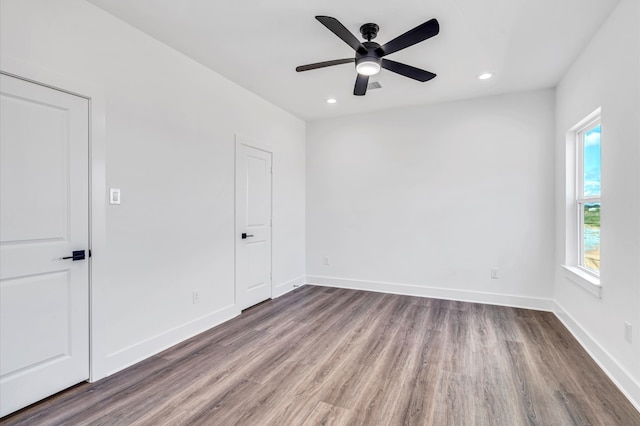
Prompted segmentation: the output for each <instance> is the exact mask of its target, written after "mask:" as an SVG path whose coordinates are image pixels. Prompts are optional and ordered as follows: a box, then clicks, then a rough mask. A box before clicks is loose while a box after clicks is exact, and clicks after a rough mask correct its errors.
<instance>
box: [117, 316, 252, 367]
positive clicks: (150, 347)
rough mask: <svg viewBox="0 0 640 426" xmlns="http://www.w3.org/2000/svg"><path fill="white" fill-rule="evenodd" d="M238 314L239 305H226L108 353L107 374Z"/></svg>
mask: <svg viewBox="0 0 640 426" xmlns="http://www.w3.org/2000/svg"><path fill="white" fill-rule="evenodd" d="M238 315H240V309H238V307H237V305H235V304H234V305H229V306H225V307H223V308H221V309H218V310H217V311H214V312H211V313H209V314H207V315H205V316H202V317H200V318H197V319H195V320H193V321H189V322H187V323H185V324H182V325H180V326H178V327H175V328H172V329H170V330H167V331H165V332H163V333H160V334H158V335H156V336H153V337H150V338H148V339H145V340H143V341H141V342H139V343H136V344H135V345H131V346H129V347H127V348H124V349H121V350H119V351H116V352H113V353H111V354H108V355H107V356H106V359H105V362H106V368H105V370H106V371H107V374H106V376H110V375H112V374H114V373H117V372H118V371H121V370H124V369H125V368H127V367H130V366H132V365H133V364H136V363H138V362H140V361H142V360H144V359H146V358H149V357H151V356H153V355H155V354H157V353H159V352H162V351H163V350H165V349H168V348H170V347H171V346H173V345H176V344H178V343H180V342H182V341H184V340H187V339H190V338H192V337H193V336H195V335H198V334H200V333H202V332H203V331H206V330H208V329H210V328H212V327H215V326H216V325H219V324H222V323H223V322H225V321H228V320H230V319H231V318H234V317H236V316H238Z"/></svg>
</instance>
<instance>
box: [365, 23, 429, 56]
mask: <svg viewBox="0 0 640 426" xmlns="http://www.w3.org/2000/svg"><path fill="white" fill-rule="evenodd" d="M439 32H440V24H438V21H437V20H435V19H431V20H430V21H427V22H425V23H424V24H421V25H418V26H417V27H415V28H414V29H412V30H409V31H407V32H406V33H404V34H402V35H399V36H398V37H396V38H394V39H393V40H391V41H390V42H389V43H387V44H385V45H383V46H380V47H378V48H377V49H376V53H377V54H378V55H380V56H385V55H389V54H391V53H393V52H397V51H398V50H402V49H405V48H407V47H409V46H413V45H414V44H417V43H420V42H421V41H424V40H426V39H428V38H430V37H433V36H434V35H437V34H438V33H439Z"/></svg>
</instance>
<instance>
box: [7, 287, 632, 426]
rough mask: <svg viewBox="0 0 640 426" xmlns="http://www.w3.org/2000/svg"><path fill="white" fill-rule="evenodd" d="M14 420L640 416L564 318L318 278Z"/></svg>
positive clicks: (553, 420)
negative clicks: (320, 282)
mask: <svg viewBox="0 0 640 426" xmlns="http://www.w3.org/2000/svg"><path fill="white" fill-rule="evenodd" d="M0 423H1V424H2V425H61V424H64V425H234V424H241V425H303V424H304V425H316V424H328V425H360V424H362V425H400V424H424V425H509V426H513V425H625V426H627V425H640V413H639V412H638V411H636V410H635V408H634V407H633V406H632V405H631V403H629V401H627V400H626V399H625V398H624V396H623V395H622V394H621V393H620V391H618V389H617V388H616V387H615V386H614V385H613V383H612V382H611V381H610V380H609V379H608V378H607V377H606V376H605V374H604V373H603V372H602V371H601V370H600V369H599V368H598V367H597V365H596V364H595V363H594V362H593V361H592V360H591V358H590V357H589V356H588V355H587V354H586V352H585V351H584V350H583V349H582V348H581V347H580V345H579V344H578V343H577V342H576V340H575V339H574V338H573V337H572V336H571V335H570V334H569V332H568V331H567V330H566V329H565V328H564V327H563V326H562V324H561V323H560V322H559V321H558V319H557V318H556V317H555V316H554V315H553V314H551V313H547V312H537V311H531V310H525V309H515V308H507V307H500V306H491V305H481V304H473V303H463V302H453V301H446V300H437V299H425V298H418V297H410V296H398V295H390V294H381V293H371V292H364V291H355V290H344V289H333V288H324V287H314V286H305V287H302V288H300V289H297V290H296V291H294V292H292V293H289V294H288V295H285V296H283V297H281V298H279V299H276V300H272V301H269V302H266V303H263V304H261V305H258V306H256V307H254V308H251V309H249V310H247V311H245V312H244V313H243V314H242V315H241V316H240V317H238V318H235V319H233V320H231V321H229V322H227V323H225V324H222V325H220V326H218V327H215V328H213V329H211V330H209V331H207V332H205V333H202V334H200V335H199V336H196V337H195V338H193V339H190V340H188V341H185V342H183V343H181V344H179V345H176V346H174V347H172V348H170V349H168V350H166V351H165V352H162V353H160V354H158V355H156V356H154V357H152V358H150V359H148V360H146V361H143V362H141V363H139V364H136V365H135V366H133V367H130V368H128V369H127V370H124V371H122V372H120V373H118V374H115V375H113V376H111V377H108V378H106V379H104V380H101V381H99V382H97V383H93V384H88V383H84V384H81V385H78V386H75V387H73V388H71V389H69V390H67V391H64V392H62V393H60V394H57V395H55V396H53V397H51V398H49V399H47V400H45V401H43V402H41V403H38V404H36V405H33V406H31V407H27V408H26V409H24V410H22V411H19V412H17V413H15V414H13V415H11V416H9V417H7V418H4V419H2V420H1V422H0Z"/></svg>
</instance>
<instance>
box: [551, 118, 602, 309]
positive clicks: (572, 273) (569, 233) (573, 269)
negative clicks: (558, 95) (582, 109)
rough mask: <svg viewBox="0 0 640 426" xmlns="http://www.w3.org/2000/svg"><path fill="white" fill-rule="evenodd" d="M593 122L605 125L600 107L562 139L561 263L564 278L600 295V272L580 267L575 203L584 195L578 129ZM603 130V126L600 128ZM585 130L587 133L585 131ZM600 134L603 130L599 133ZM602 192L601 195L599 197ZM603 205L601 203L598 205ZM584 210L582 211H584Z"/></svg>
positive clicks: (580, 237)
mask: <svg viewBox="0 0 640 426" xmlns="http://www.w3.org/2000/svg"><path fill="white" fill-rule="evenodd" d="M596 121H599V122H600V125H601V126H603V122H604V126H606V120H602V108H601V107H598V108H597V109H596V110H595V111H593V112H592V113H591V114H588V115H587V116H586V117H584V118H583V119H582V120H580V121H579V122H578V123H577V124H575V125H574V126H573V127H571V128H570V129H569V130H567V133H566V138H565V149H566V151H565V154H566V156H565V194H564V195H565V198H564V199H565V215H564V220H565V222H564V223H565V229H564V232H565V235H564V251H565V253H564V254H565V257H564V264H563V265H561V266H562V269H563V270H564V277H565V279H566V280H567V281H568V282H571V283H573V284H575V285H577V286H578V287H581V288H582V289H584V290H586V291H587V292H589V293H591V294H592V295H593V296H595V297H597V298H599V299H600V298H602V284H601V280H600V275H599V274H598V273H596V272H595V271H592V270H590V269H588V268H585V267H583V266H581V265H580V264H581V263H584V261H583V260H582V259H584V253H583V252H582V250H583V244H584V233H583V232H582V231H581V227H583V226H584V224H583V216H582V214H583V213H581V212H580V210H579V209H580V208H581V207H582V206H579V205H578V199H579V196H580V195H581V196H582V198H584V192H579V191H584V186H582V189H581V188H580V187H579V185H580V184H583V183H584V182H583V179H584V164H583V160H582V159H583V158H584V157H583V152H584V151H583V149H584V145H582V147H580V145H581V144H580V143H579V142H578V133H579V132H580V131H581V130H585V129H586V128H589V126H590V125H591V124H593V123H595V122H596ZM601 131H602V128H601ZM584 133H586V132H584ZM601 133H602V132H601ZM583 142H584V141H583ZM601 197H602V194H600V198H601ZM600 205H601V206H602V203H601V204H600ZM583 211H584V210H583Z"/></svg>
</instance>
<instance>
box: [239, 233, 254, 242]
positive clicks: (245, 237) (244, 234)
mask: <svg viewBox="0 0 640 426" xmlns="http://www.w3.org/2000/svg"><path fill="white" fill-rule="evenodd" d="M251 237H253V235H251V234H247V233H246V232H243V233H242V239H243V240H246V239H247V238H251Z"/></svg>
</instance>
